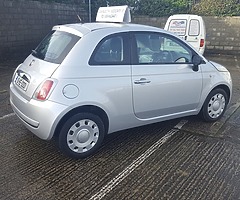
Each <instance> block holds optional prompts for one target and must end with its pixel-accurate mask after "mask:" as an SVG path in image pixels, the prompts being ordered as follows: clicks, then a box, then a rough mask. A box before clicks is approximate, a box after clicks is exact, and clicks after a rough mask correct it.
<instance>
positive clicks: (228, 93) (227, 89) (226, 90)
mask: <svg viewBox="0 0 240 200" xmlns="http://www.w3.org/2000/svg"><path fill="white" fill-rule="evenodd" d="M217 88H221V89H223V90H224V91H225V92H226V93H227V96H228V99H227V104H228V103H229V101H230V98H231V92H230V88H229V87H228V86H227V85H224V84H221V85H218V86H216V87H214V88H213V89H212V90H211V91H210V92H212V91H213V90H215V89H217ZM210 92H209V94H210Z"/></svg>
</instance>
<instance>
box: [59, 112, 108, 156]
mask: <svg viewBox="0 0 240 200" xmlns="http://www.w3.org/2000/svg"><path fill="white" fill-rule="evenodd" d="M103 139H104V125H103V122H102V120H101V119H100V117H98V116H97V115H94V114H92V113H79V114H76V115H74V116H72V117H71V118H70V119H68V120H67V121H66V122H65V124H64V125H63V128H62V129H61V131H60V134H59V148H60V150H61V151H62V152H63V153H65V154H66V155H68V156H70V157H72V158H84V157H87V156H89V155H91V154H93V153H94V152H95V151H96V150H97V149H98V148H99V147H100V145H101V143H102V141H103Z"/></svg>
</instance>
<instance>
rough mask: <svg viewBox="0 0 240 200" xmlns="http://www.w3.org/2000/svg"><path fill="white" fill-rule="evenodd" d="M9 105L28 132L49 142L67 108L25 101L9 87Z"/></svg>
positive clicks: (11, 86) (35, 101)
mask: <svg viewBox="0 0 240 200" xmlns="http://www.w3.org/2000/svg"><path fill="white" fill-rule="evenodd" d="M10 103H11V106H12V109H13V111H14V112H15V113H16V115H17V116H18V117H19V118H20V119H21V120H22V122H23V123H24V125H25V126H26V128H27V129H28V130H30V131H31V132H32V133H34V134H35V135H36V136H38V137H39V138H41V139H44V140H50V139H51V138H52V136H53V134H54V131H55V128H56V126H57V123H58V121H59V120H60V116H61V114H62V113H63V112H64V111H65V110H66V108H67V106H65V105H61V104H58V103H56V102H51V101H48V100H47V101H43V102H41V101H37V100H34V99H31V100H30V101H27V100H26V99H24V98H23V97H22V96H21V95H19V94H18V92H17V90H16V89H15V88H14V86H13V85H12V84H11V85H10Z"/></svg>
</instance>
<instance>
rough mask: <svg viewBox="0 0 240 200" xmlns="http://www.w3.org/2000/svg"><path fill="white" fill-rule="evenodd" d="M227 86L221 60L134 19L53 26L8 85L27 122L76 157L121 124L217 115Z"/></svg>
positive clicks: (224, 103)
mask: <svg viewBox="0 0 240 200" xmlns="http://www.w3.org/2000/svg"><path fill="white" fill-rule="evenodd" d="M231 94H232V81H231V76H230V73H229V72H228V70H227V69H226V68H225V67H223V66H222V65H219V64H217V63H214V62H210V61H208V60H206V59H205V58H204V57H203V56H202V55H200V54H199V53H198V52H197V51H196V50H194V48H192V47H191V46H190V45H189V44H187V43H186V42H185V41H184V40H182V39H180V38H178V37H177V36H175V35H173V34H171V33H170V32H166V31H164V30H162V29H159V28H155V27H151V26H145V25H137V24H131V23H102V22H95V23H84V24H69V25H60V26H55V27H53V29H52V31H51V32H50V33H49V34H48V35H47V36H46V37H45V38H44V39H43V41H42V42H41V43H40V44H39V45H38V46H37V47H36V49H35V50H33V51H32V53H31V54H30V55H29V56H28V57H27V58H26V60H25V61H24V62H23V63H22V64H20V65H19V66H18V67H17V69H16V71H15V72H14V75H13V78H12V82H11V85H10V102H11V105H12V108H13V110H14V112H15V113H16V115H17V116H18V117H19V118H20V119H21V120H22V122H23V123H24V124H25V126H26V127H27V128H28V129H29V130H30V131H31V132H32V133H34V134H35V135H36V136H38V137H39V138H41V139H44V140H50V139H51V138H53V136H56V139H57V141H58V144H59V148H60V150H61V151H62V152H64V153H65V154H67V155H68V156H70V157H74V158H83V157H86V156H89V155H90V154H93V153H94V152H95V151H96V150H97V149H98V148H99V147H100V145H101V143H102V141H103V139H104V136H105V135H106V134H109V133H112V132H116V131H119V130H123V129H128V128H132V127H137V126H141V125H145V124H150V123H155V122H160V121H164V120H169V119H174V118H178V117H184V116H189V115H198V114H200V115H201V116H202V118H203V119H204V120H205V121H210V122H213V121H216V120H218V119H219V118H221V117H222V115H223V114H224V112H225V110H226V107H227V104H228V103H229V101H230V99H231ZM54 138H55V137H54Z"/></svg>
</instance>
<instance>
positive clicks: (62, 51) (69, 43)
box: [32, 31, 80, 64]
mask: <svg viewBox="0 0 240 200" xmlns="http://www.w3.org/2000/svg"><path fill="white" fill-rule="evenodd" d="M79 39H80V37H78V36H76V35H73V34H70V33H67V32H62V31H51V32H50V33H49V34H48V35H47V36H46V37H45V38H44V39H43V40H42V42H41V43H40V44H39V45H38V46H37V48H36V49H35V50H33V51H32V55H33V56H35V57H37V58H39V59H42V60H45V61H47V62H51V63H56V64H60V63H62V61H63V60H64V58H65V57H66V56H67V54H68V53H69V51H70V50H71V49H72V48H73V46H74V45H75V44H76V43H77V41H78V40H79Z"/></svg>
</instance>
